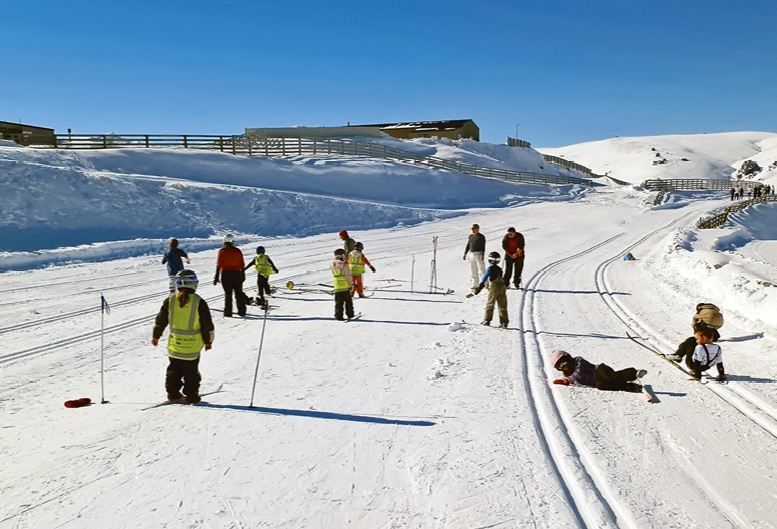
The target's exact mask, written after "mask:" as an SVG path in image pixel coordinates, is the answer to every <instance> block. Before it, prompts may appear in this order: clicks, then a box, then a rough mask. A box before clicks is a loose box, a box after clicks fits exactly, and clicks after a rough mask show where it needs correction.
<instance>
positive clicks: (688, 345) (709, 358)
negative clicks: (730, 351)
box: [668, 321, 726, 382]
mask: <svg viewBox="0 0 777 529" xmlns="http://www.w3.org/2000/svg"><path fill="white" fill-rule="evenodd" d="M693 330H694V333H693V336H691V337H690V338H688V339H687V340H685V341H684V342H683V343H681V344H680V346H679V347H678V348H677V351H676V352H675V354H674V355H670V356H669V357H668V358H669V359H670V360H672V361H674V362H678V363H679V362H682V361H683V359H685V365H686V366H688V369H690V370H691V375H693V378H696V379H699V380H701V373H702V371H707V370H708V369H710V368H711V367H712V366H717V369H718V377H717V380H718V382H723V381H724V380H726V373H725V371H724V370H723V350H722V349H721V348H720V346H719V345H717V344H715V343H712V342H713V341H714V336H715V329H713V328H712V327H710V326H708V325H706V324H705V323H704V322H701V321H700V322H696V323H695V324H694V326H693Z"/></svg>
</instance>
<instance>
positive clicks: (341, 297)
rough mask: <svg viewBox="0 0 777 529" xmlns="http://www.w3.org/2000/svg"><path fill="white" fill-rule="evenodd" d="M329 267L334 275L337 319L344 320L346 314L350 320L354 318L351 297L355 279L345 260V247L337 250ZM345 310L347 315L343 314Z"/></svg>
mask: <svg viewBox="0 0 777 529" xmlns="http://www.w3.org/2000/svg"><path fill="white" fill-rule="evenodd" d="M329 269H330V270H331V271H332V276H333V277H334V290H335V319H336V320H339V321H344V320H345V316H347V317H348V319H349V320H350V319H351V318H353V298H351V288H352V286H353V280H352V279H351V270H350V268H348V263H347V262H346V261H345V250H344V249H342V248H338V249H337V250H335V258H334V259H333V260H332V263H331V264H330V265H329ZM343 309H345V311H343ZM343 312H345V316H343Z"/></svg>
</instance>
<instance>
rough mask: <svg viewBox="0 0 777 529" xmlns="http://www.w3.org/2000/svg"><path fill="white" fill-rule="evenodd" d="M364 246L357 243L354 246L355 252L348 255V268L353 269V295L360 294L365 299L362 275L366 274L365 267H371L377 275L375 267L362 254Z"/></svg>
mask: <svg viewBox="0 0 777 529" xmlns="http://www.w3.org/2000/svg"><path fill="white" fill-rule="evenodd" d="M362 250H364V245H363V244H362V243H360V242H357V243H356V244H355V245H354V249H353V251H352V252H351V253H350V254H348V268H350V269H351V275H352V276H353V290H351V295H352V296H353V295H354V294H359V297H360V298H363V297H364V284H363V283H362V274H363V273H364V265H367V266H369V267H370V270H372V273H373V274H374V273H375V267H374V266H372V264H370V261H369V260H368V259H367V256H366V255H364V254H363V253H362Z"/></svg>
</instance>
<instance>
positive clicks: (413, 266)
mask: <svg viewBox="0 0 777 529" xmlns="http://www.w3.org/2000/svg"><path fill="white" fill-rule="evenodd" d="M414 281H415V255H414V256H413V262H412V264H411V265H410V293H411V294H414V292H413V283H414Z"/></svg>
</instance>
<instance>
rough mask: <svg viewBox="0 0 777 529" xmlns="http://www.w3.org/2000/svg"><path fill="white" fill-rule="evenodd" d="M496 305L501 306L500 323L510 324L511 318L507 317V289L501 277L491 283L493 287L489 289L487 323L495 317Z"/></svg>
mask: <svg viewBox="0 0 777 529" xmlns="http://www.w3.org/2000/svg"><path fill="white" fill-rule="evenodd" d="M495 304H496V305H498V306H499V323H501V324H503V325H507V324H508V323H510V318H509V317H508V316H507V288H506V287H505V282H504V280H503V279H502V278H501V277H500V278H497V279H495V280H493V281H491V286H490V287H488V300H487V301H486V316H485V318H484V320H485V321H488V322H490V321H491V319H492V318H493V317H494V305H495Z"/></svg>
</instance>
